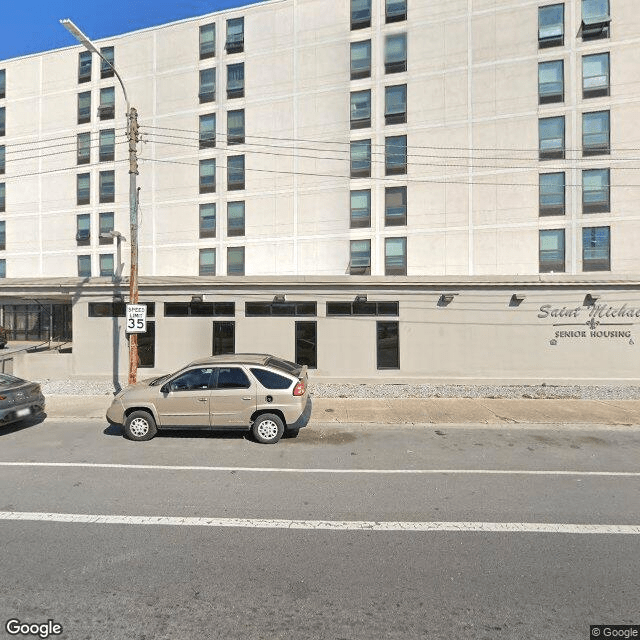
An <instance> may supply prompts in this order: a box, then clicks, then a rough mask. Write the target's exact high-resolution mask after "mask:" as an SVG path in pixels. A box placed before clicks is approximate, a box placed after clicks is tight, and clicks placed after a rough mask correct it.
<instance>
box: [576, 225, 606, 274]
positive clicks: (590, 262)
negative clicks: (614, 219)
mask: <svg viewBox="0 0 640 640" xmlns="http://www.w3.org/2000/svg"><path fill="white" fill-rule="evenodd" d="M582 270H583V271H611V243H610V232H609V227H587V228H585V229H583V230H582Z"/></svg>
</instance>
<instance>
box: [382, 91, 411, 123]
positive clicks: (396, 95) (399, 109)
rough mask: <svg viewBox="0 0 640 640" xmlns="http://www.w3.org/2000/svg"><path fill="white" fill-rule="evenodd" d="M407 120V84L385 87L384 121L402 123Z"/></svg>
mask: <svg viewBox="0 0 640 640" xmlns="http://www.w3.org/2000/svg"><path fill="white" fill-rule="evenodd" d="M406 121H407V85H406V84H399V85H397V86H394V87H385V90H384V123H385V124H400V123H402V122H406Z"/></svg>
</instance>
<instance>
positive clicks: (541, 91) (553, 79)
mask: <svg viewBox="0 0 640 640" xmlns="http://www.w3.org/2000/svg"><path fill="white" fill-rule="evenodd" d="M563 100H564V62H563V61H562V60H552V61H551V62H540V63H538V103H539V104H549V103H550V102H562V101H563Z"/></svg>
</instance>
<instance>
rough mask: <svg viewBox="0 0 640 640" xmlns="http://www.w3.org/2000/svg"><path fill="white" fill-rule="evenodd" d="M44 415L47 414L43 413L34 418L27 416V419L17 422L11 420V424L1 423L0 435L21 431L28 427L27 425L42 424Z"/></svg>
mask: <svg viewBox="0 0 640 640" xmlns="http://www.w3.org/2000/svg"><path fill="white" fill-rule="evenodd" d="M46 417H47V414H46V413H44V414H41V415H39V416H37V417H35V418H29V419H28V420H20V421H19V422H12V423H11V424H7V425H3V426H1V427H0V437H1V436H8V435H11V434H12V433H17V432H18V431H22V430H23V429H28V428H29V427H35V426H36V425H39V424H42V423H43V422H44V421H45V419H46Z"/></svg>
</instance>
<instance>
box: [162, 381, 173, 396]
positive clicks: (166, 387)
mask: <svg viewBox="0 0 640 640" xmlns="http://www.w3.org/2000/svg"><path fill="white" fill-rule="evenodd" d="M169 391H171V385H170V384H169V383H168V382H165V383H164V384H163V385H162V386H161V387H160V392H161V393H169Z"/></svg>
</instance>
